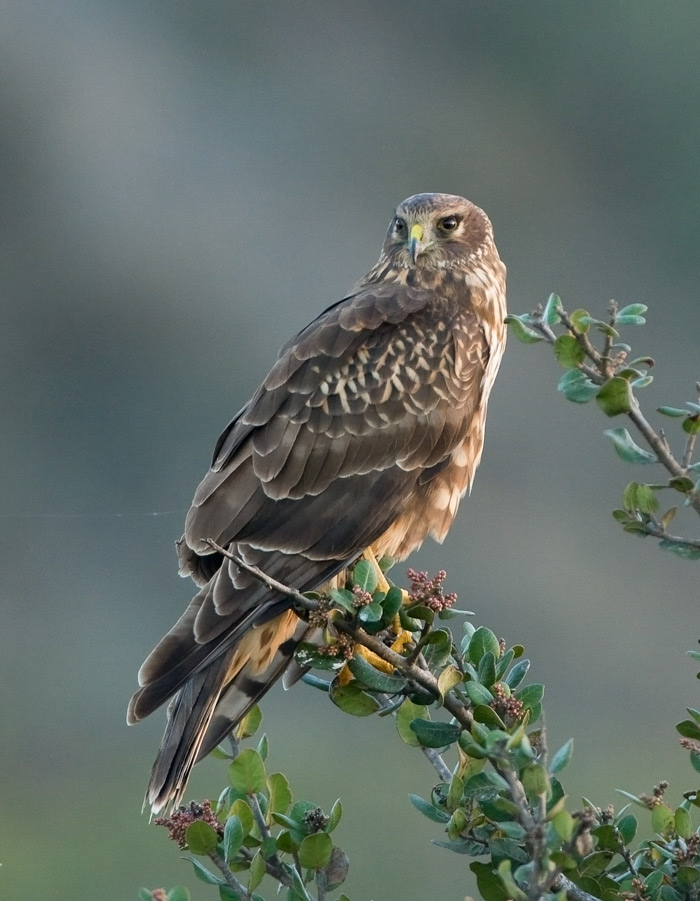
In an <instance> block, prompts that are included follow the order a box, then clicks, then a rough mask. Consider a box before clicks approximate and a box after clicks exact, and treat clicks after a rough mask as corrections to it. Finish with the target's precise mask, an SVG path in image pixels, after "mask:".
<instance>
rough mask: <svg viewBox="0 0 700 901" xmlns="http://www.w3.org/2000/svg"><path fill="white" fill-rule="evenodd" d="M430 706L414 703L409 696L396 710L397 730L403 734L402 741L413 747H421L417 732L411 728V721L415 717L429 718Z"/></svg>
mask: <svg viewBox="0 0 700 901" xmlns="http://www.w3.org/2000/svg"><path fill="white" fill-rule="evenodd" d="M427 716H428V708H427V707H424V706H422V705H421V704H414V703H413V701H410V700H409V699H408V698H406V700H405V701H404V702H403V704H402V705H401V706H400V707H399V709H398V710H397V711H396V730H397V732H398V733H399V735H400V736H401V741H403V742H404V743H405V744H407V745H411V747H414V748H418V747H420V742H419V741H418V737H417V735H416V733H415V732H414V731H413V729H411V723H412V722H413V720H415V719H427Z"/></svg>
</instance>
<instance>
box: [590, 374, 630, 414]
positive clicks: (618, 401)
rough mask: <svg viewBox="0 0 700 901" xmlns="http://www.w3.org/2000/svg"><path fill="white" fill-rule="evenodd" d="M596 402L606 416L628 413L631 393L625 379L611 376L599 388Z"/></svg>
mask: <svg viewBox="0 0 700 901" xmlns="http://www.w3.org/2000/svg"><path fill="white" fill-rule="evenodd" d="M596 400H597V401H598V405H599V406H600V408H601V410H602V411H603V413H605V415H606V416H617V415H618V414H619V413H629V412H630V410H631V409H632V392H631V390H630V384H629V382H628V381H627V379H623V378H620V377H619V376H613V377H612V378H611V379H608V380H607V382H605V384H604V385H602V386H601V387H600V389H599V390H598V393H597V394H596Z"/></svg>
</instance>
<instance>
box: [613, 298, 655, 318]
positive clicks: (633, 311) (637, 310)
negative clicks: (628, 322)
mask: <svg viewBox="0 0 700 901" xmlns="http://www.w3.org/2000/svg"><path fill="white" fill-rule="evenodd" d="M648 309H649V307H648V306H647V305H646V304H643V303H631V304H628V306H626V307H623V308H622V309H621V310H619V311H618V314H617V317H616V319H617V322H619V321H620V316H642V315H643V314H644V313H646V311H647V310H648Z"/></svg>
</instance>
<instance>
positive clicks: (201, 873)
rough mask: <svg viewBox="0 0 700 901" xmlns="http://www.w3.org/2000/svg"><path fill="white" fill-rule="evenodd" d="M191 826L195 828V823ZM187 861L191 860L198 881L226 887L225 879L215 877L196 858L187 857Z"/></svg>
mask: <svg viewBox="0 0 700 901" xmlns="http://www.w3.org/2000/svg"><path fill="white" fill-rule="evenodd" d="M190 825H191V826H193V825H194V823H190ZM185 859H186V860H189V862H190V863H191V864H192V866H193V867H194V874H195V876H196V877H197V879H201V880H202V882H206V883H207V885H226V883H225V882H224V880H223V879H221V878H220V877H219V876H215V875H214V874H213V873H211V872H210V871H209V870H208V869H207V868H206V867H204V866H202V864H201V863H200V862H199V861H198V860H197V858H196V857H187V858H185Z"/></svg>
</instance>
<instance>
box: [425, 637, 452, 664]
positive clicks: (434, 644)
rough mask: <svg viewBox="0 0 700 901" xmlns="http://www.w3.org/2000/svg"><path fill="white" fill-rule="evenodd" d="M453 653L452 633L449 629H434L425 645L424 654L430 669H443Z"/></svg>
mask: <svg viewBox="0 0 700 901" xmlns="http://www.w3.org/2000/svg"><path fill="white" fill-rule="evenodd" d="M451 654H452V633H451V632H450V631H449V630H448V629H434V630H433V631H432V632H431V633H430V634H429V635H428V637H427V639H426V641H425V644H424V646H423V656H424V657H425V662H426V663H427V664H428V669H430V670H431V671H435V670H436V669H441V668H442V667H443V666H444V665H445V664H446V663H447V661H448V660H449V659H450V655H451Z"/></svg>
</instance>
